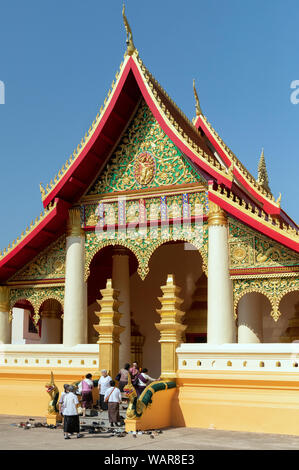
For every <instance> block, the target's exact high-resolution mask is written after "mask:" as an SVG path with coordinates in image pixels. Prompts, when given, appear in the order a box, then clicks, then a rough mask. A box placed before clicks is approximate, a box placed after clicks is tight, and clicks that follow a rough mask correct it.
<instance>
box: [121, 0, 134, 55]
mask: <svg viewBox="0 0 299 470" xmlns="http://www.w3.org/2000/svg"><path fill="white" fill-rule="evenodd" d="M122 14H123V20H124V25H125V28H126V33H127V40H126V43H127V52H126V54H128V55H132V54H133V52H134V51H135V50H136V47H135V46H134V42H133V34H132V30H131V28H130V25H129V23H128V20H127V17H126V15H125V4H123V11H122Z"/></svg>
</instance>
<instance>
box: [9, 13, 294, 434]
mask: <svg viewBox="0 0 299 470" xmlns="http://www.w3.org/2000/svg"><path fill="white" fill-rule="evenodd" d="M123 18H124V23H125V27H126V32H127V49H126V52H125V55H124V60H123V62H122V63H121V65H120V68H119V70H118V71H117V73H116V75H115V78H114V79H113V82H112V85H111V88H110V90H109V91H108V94H107V98H106V99H105V100H104V103H103V105H102V106H101V108H100V110H99V112H98V114H97V115H96V117H95V119H94V121H93V122H92V123H91V125H90V127H89V129H88V130H87V131H86V132H85V133H84V136H83V137H82V138H81V140H80V139H79V140H80V142H79V144H78V146H77V148H76V149H75V150H74V152H73V153H72V154H71V156H70V157H69V159H68V160H67V161H66V162H65V163H64V165H63V166H62V168H61V169H60V170H59V171H58V173H57V175H56V176H55V177H54V178H53V179H52V180H51V181H50V182H49V183H48V184H47V185H46V186H43V185H42V184H41V185H40V191H41V199H42V205H43V212H42V213H41V215H40V216H38V217H37V218H36V219H35V221H32V222H31V224H30V225H29V226H28V227H27V228H26V229H24V231H23V232H22V233H21V235H20V236H19V237H18V238H17V240H14V241H13V242H12V243H11V244H10V245H9V246H8V247H7V248H6V249H4V250H3V251H2V252H1V253H0V413H2V414H13V415H18V414H19V415H33V416H34V415H35V416H40V415H43V414H44V413H45V412H46V408H47V395H46V393H45V391H44V384H45V382H46V381H47V380H48V377H49V375H50V372H51V371H53V374H54V377H55V382H56V384H57V385H58V387H59V389H60V391H61V389H62V384H63V383H70V382H73V381H75V380H78V379H80V378H81V377H82V376H83V375H85V374H86V373H87V372H91V373H92V374H93V375H94V376H96V375H97V374H98V373H99V371H100V370H101V369H103V368H106V369H108V370H109V371H110V373H111V374H113V376H114V377H115V375H116V374H117V372H118V370H119V367H120V366H123V365H124V363H126V362H130V361H132V360H134V358H135V359H136V360H138V361H139V363H140V365H143V366H144V367H147V368H148V370H149V373H150V375H151V376H152V377H157V378H160V379H161V381H163V380H164V381H172V382H175V383H176V387H175V389H172V390H168V391H167V393H166V391H165V390H164V391H161V392H159V393H157V394H156V395H155V396H154V399H153V406H152V408H151V409H148V410H146V413H148V416H150V418H148V419H150V420H151V422H152V426H151V427H154V426H155V420H156V419H158V418H157V416H156V414H157V411H155V410H157V408H155V406H154V402H155V403H158V404H159V403H164V405H163V406H160V408H159V410H160V411H159V413H162V414H163V409H164V408H165V410H168V411H165V413H166V415H167V416H166V415H165V416H164V419H165V423H166V424H167V425H169V426H193V427H203V428H204V427H206V428H208V427H210V426H214V427H215V428H218V429H231V430H242V431H259V432H270V433H272V432H274V433H286V434H297V435H299V428H298V425H297V423H298V421H299V407H298V394H299V383H298V370H299V369H298V363H299V356H298V354H299V345H296V341H299V314H298V312H299V310H298V306H299V254H298V251H299V235H298V226H297V225H296V223H295V222H294V221H293V220H292V219H291V218H290V217H289V216H288V215H287V214H286V212H285V211H284V210H283V208H282V207H281V195H279V197H277V196H276V197H274V195H273V194H272V192H271V189H270V187H271V181H270V182H269V179H268V174H267V169H266V163H265V155H264V150H263V151H262V154H261V157H260V160H259V163H258V158H257V164H258V165H257V166H258V176H257V178H255V177H254V176H252V175H251V174H250V173H249V172H248V171H247V169H246V168H245V167H244V165H243V164H242V163H241V162H240V160H239V159H238V158H237V156H236V155H234V153H233V152H232V151H231V150H230V148H229V147H228V146H227V145H226V144H225V143H224V142H223V140H222V139H221V137H220V136H219V135H218V133H217V132H216V130H215V129H214V128H213V127H212V125H211V124H210V122H209V121H208V119H207V117H206V116H205V115H204V113H203V111H202V109H201V106H200V103H199V99H198V94H197V91H196V88H195V84H193V87H194V96H195V104H196V106H195V112H196V115H195V117H194V118H193V120H192V121H190V120H189V119H188V118H187V117H186V116H185V115H184V113H183V112H182V111H181V110H180V109H179V108H178V106H177V105H176V104H175V102H174V101H173V100H172V99H171V98H170V97H169V95H168V94H167V92H166V91H165V90H164V89H163V88H162V86H161V85H160V84H159V83H158V82H157V80H156V79H155V78H154V76H153V75H152V74H151V73H150V71H149V70H148V69H147V67H146V66H145V64H144V63H143V61H142V59H141V57H140V55H139V52H138V51H137V49H136V47H135V45H134V42H133V36H132V31H131V29H130V26H129V24H128V22H127V19H126V16H125V13H124V12H123ZM20 389H21V390H22V393H20ZM168 392H169V393H168ZM170 392H171V393H170ZM160 397H162V398H160ZM159 400H161V401H159ZM161 410H162V411H161ZM138 419H140V417H138ZM167 420H168V421H167Z"/></svg>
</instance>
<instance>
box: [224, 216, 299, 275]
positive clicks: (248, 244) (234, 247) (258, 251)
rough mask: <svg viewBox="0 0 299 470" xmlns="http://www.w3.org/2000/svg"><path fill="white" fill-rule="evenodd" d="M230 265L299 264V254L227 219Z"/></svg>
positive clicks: (240, 266) (232, 266) (253, 266)
mask: <svg viewBox="0 0 299 470" xmlns="http://www.w3.org/2000/svg"><path fill="white" fill-rule="evenodd" d="M229 246H230V267H231V269H236V268H256V267H280V266H299V255H298V254H297V253H295V252H294V251H292V250H289V249H288V248H286V247H284V246H283V245H280V244H279V243H276V242H274V241H273V240H271V239H270V238H267V237H265V236H264V235H261V234H260V233H258V232H255V231H254V230H252V229H250V228H247V227H246V226H245V225H243V224H242V223H241V222H237V221H236V220H233V219H231V218H230V219H229Z"/></svg>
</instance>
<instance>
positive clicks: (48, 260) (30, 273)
mask: <svg viewBox="0 0 299 470" xmlns="http://www.w3.org/2000/svg"><path fill="white" fill-rule="evenodd" d="M64 274H65V235H63V236H62V237H60V238H59V239H58V240H57V241H55V242H54V243H52V244H51V245H50V246H49V247H48V248H46V249H45V250H44V251H42V252H41V253H40V254H39V255H37V256H36V257H35V258H34V259H33V260H32V261H30V262H29V263H28V264H27V265H26V266H25V267H24V268H22V269H21V270H20V271H18V272H17V273H16V274H14V275H13V277H11V278H10V280H9V282H12V281H25V280H39V279H44V280H45V279H61V278H63V277H64Z"/></svg>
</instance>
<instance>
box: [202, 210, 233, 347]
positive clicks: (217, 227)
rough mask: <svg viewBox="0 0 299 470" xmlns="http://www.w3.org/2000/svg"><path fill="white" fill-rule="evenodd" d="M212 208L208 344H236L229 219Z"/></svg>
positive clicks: (209, 218)
mask: <svg viewBox="0 0 299 470" xmlns="http://www.w3.org/2000/svg"><path fill="white" fill-rule="evenodd" d="M209 207H210V209H209V217H208V224H209V249H208V250H209V251H208V343H211V344H223V343H233V342H235V341H236V333H235V321H234V315H233V289H232V281H231V279H230V276H229V249H228V227H227V218H226V215H225V213H224V212H223V211H222V209H221V208H220V207H219V206H217V205H216V204H214V203H213V202H211V201H210V203H209Z"/></svg>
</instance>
